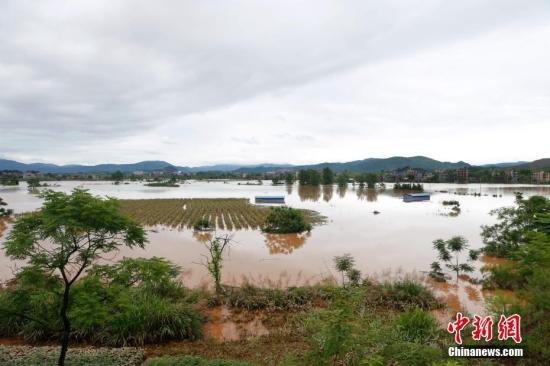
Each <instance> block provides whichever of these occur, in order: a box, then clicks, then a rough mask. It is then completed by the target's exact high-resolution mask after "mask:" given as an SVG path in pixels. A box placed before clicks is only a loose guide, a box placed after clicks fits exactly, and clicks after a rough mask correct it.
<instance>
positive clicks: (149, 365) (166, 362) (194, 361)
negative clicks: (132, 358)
mask: <svg viewBox="0 0 550 366" xmlns="http://www.w3.org/2000/svg"><path fill="white" fill-rule="evenodd" d="M144 365H145V366H254V365H253V364H251V363H247V362H240V361H229V360H205V359H202V358H200V357H194V356H179V357H178V356H163V357H158V358H151V359H149V360H147V361H146V362H145V364H144Z"/></svg>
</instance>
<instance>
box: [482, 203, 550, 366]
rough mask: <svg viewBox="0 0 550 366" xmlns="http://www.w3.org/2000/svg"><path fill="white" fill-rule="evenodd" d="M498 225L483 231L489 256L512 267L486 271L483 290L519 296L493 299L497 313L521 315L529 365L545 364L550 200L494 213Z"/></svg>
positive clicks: (549, 285)
mask: <svg viewBox="0 0 550 366" xmlns="http://www.w3.org/2000/svg"><path fill="white" fill-rule="evenodd" d="M494 213H495V214H496V215H497V218H498V222H497V223H496V224H495V225H492V226H486V227H483V236H484V243H485V248H484V251H485V252H486V253H490V254H493V255H499V256H504V257H507V258H510V259H511V261H510V262H509V263H506V264H503V265H499V266H492V267H488V268H486V269H485V272H486V274H487V276H486V278H485V280H484V286H485V287H490V288H504V289H512V290H515V291H516V294H518V295H519V296H520V298H519V300H518V299H515V298H508V299H506V298H504V297H500V296H495V298H494V299H493V300H492V301H491V305H492V308H493V310H494V311H495V312H496V314H497V315H498V313H502V312H506V313H508V312H514V313H518V314H521V315H522V330H523V331H524V334H523V339H524V343H523V344H524V345H525V346H526V349H527V352H528V355H529V357H528V358H525V359H524V362H525V364H529V365H540V364H545V363H546V362H547V361H548V359H549V358H550V352H549V350H548V344H549V343H550V322H549V321H548V319H549V315H550V232H549V225H548V222H549V214H550V200H548V199H547V198H545V197H541V196H532V197H530V198H528V199H524V198H523V197H522V196H521V195H518V196H517V197H516V207H511V208H509V207H505V208H501V209H498V210H495V211H494Z"/></svg>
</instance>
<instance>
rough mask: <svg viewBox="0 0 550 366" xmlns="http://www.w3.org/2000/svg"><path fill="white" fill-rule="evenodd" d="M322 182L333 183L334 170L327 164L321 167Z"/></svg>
mask: <svg viewBox="0 0 550 366" xmlns="http://www.w3.org/2000/svg"><path fill="white" fill-rule="evenodd" d="M322 182H323V184H325V185H328V184H334V172H333V171H332V169H330V168H329V167H328V166H327V167H326V168H324V169H323V172H322Z"/></svg>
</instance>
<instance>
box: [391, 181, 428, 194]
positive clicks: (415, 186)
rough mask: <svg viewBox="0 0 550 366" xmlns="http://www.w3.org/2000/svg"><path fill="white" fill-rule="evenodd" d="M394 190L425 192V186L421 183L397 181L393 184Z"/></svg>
mask: <svg viewBox="0 0 550 366" xmlns="http://www.w3.org/2000/svg"><path fill="white" fill-rule="evenodd" d="M393 190H394V191H414V192H424V186H423V185H422V184H420V183H395V184H394V185H393Z"/></svg>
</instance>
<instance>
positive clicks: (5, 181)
mask: <svg viewBox="0 0 550 366" xmlns="http://www.w3.org/2000/svg"><path fill="white" fill-rule="evenodd" d="M18 185H19V179H17V178H2V179H0V186H18Z"/></svg>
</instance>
